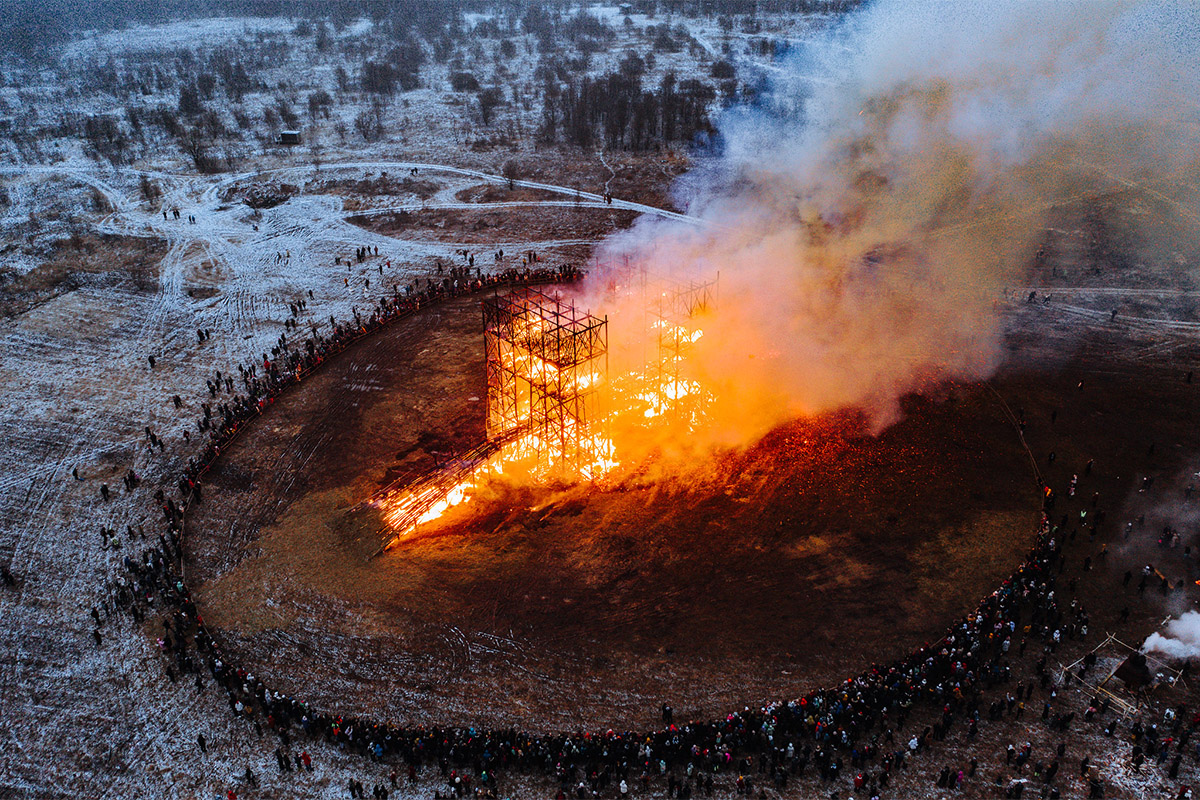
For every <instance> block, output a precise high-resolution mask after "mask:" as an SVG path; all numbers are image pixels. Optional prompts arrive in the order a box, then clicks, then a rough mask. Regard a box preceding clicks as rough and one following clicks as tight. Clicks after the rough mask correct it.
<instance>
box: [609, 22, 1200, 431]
mask: <svg viewBox="0 0 1200 800" xmlns="http://www.w3.org/2000/svg"><path fill="white" fill-rule="evenodd" d="M1197 17H1198V15H1197V14H1195V9H1194V7H1193V6H1191V5H1172V4H1164V3H1159V2H1142V3H1097V2H1088V3H1080V4H1072V3H1016V2H1013V3H1004V2H1000V3H986V4H984V3H946V4H935V3H912V2H890V1H888V0H884V2H879V3H874V4H871V5H870V6H869V7H867V8H866V9H864V10H863V11H861V12H859V13H856V14H855V15H853V16H852V17H850V18H849V19H848V20H847V21H846V22H845V23H844V24H842V25H839V26H838V27H837V29H836V30H833V31H831V32H829V33H828V34H827V35H826V36H825V37H824V38H823V39H822V40H821V41H819V42H817V43H814V44H812V45H811V46H809V47H806V48H805V50H804V56H803V57H802V58H798V59H797V60H796V61H795V62H794V63H792V64H790V65H787V66H785V69H784V70H783V72H782V73H781V75H780V76H779V78H778V79H776V80H775V82H774V90H773V93H772V95H771V99H770V102H769V103H767V104H766V107H759V108H752V109H751V108H740V109H734V110H732V111H730V112H729V113H727V114H725V115H724V116H723V118H722V119H721V121H720V125H719V127H720V130H721V134H722V138H723V142H724V149H723V153H722V155H721V156H720V157H719V158H717V159H714V160H713V161H712V162H711V163H706V164H702V165H701V166H700V167H699V168H698V169H697V170H696V171H694V173H692V174H691V175H689V176H688V177H687V178H686V179H685V180H683V181H682V182H681V183H680V185H679V186H678V187H677V190H678V196H679V197H680V198H681V199H682V200H683V201H684V202H686V204H687V206H688V210H689V212H690V213H692V214H694V215H697V216H699V217H701V218H703V219H704V220H706V221H708V222H709V223H710V224H709V225H708V226H704V227H695V226H689V225H686V224H682V223H675V222H664V221H661V220H651V219H645V220H641V221H639V223H638V224H636V225H635V226H634V227H633V228H631V229H630V230H629V231H626V232H624V233H622V234H620V235H617V236H615V237H613V238H612V239H610V240H609V241H607V242H606V243H605V244H604V246H603V248H602V249H603V254H602V257H601V260H602V261H607V262H609V263H624V262H626V261H629V262H631V263H633V264H635V265H636V264H645V265H647V266H648V267H649V268H650V269H651V270H657V271H675V272H677V273H678V272H682V273H683V274H684V275H694V276H696V277H698V278H704V277H708V276H711V275H712V274H715V273H716V272H718V271H719V272H720V276H721V288H720V313H719V318H718V319H716V320H714V321H713V322H712V328H711V330H706V335H705V336H704V337H703V338H702V339H701V340H700V341H699V342H697V344H696V346H695V349H694V352H693V354H692V356H691V357H690V358H689V362H688V365H687V367H686V369H687V370H688V372H689V375H690V377H693V378H694V379H696V380H697V381H699V382H700V383H701V384H703V385H704V386H705V387H706V388H707V389H708V390H709V391H710V392H711V393H712V395H713V397H714V405H713V408H712V414H711V417H712V420H713V425H712V429H711V430H710V431H708V432H707V438H700V439H697V438H696V437H693V440H695V441H703V442H704V443H708V444H723V445H729V444H739V443H747V442H750V441H753V440H754V439H756V438H757V437H758V436H760V435H761V434H763V433H764V432H765V431H766V430H768V429H770V428H771V427H772V426H774V425H777V424H779V423H781V422H783V421H785V420H786V419H789V418H793V417H795V416H796V415H804V414H813V413H819V412H822V411H827V410H831V409H835V408H839V407H845V406H858V407H861V408H863V409H864V410H866V411H867V412H868V414H869V415H870V416H871V418H872V419H873V420H874V421H875V423H876V424H877V425H880V426H882V425H885V424H887V423H888V422H889V421H890V420H892V419H894V418H895V414H896V413H897V412H896V408H897V399H898V398H899V397H900V396H901V395H903V394H904V393H906V392H909V391H913V390H920V389H921V387H923V386H925V385H927V384H929V383H930V382H934V381H940V380H943V379H946V378H960V379H974V378H981V377H986V376H988V375H989V374H991V372H992V371H994V370H995V368H996V367H997V366H998V364H999V363H1000V361H1001V358H1002V347H1001V315H1002V313H1003V308H1002V304H1001V302H1000V301H1001V299H1002V297H1003V296H1004V290H1005V289H1006V288H1007V287H1013V286H1019V285H1021V283H1022V281H1023V280H1024V278H1025V275H1026V272H1027V269H1028V266H1029V265H1030V263H1031V261H1032V257H1033V254H1034V252H1035V251H1036V249H1037V246H1038V241H1039V237H1040V236H1041V234H1042V232H1043V230H1044V228H1045V225H1046V219H1047V215H1048V213H1049V212H1050V211H1051V210H1052V209H1053V208H1054V207H1055V206H1057V205H1060V204H1063V203H1069V202H1077V201H1080V200H1081V199H1082V200H1085V201H1086V199H1087V198H1088V197H1091V196H1098V195H1100V194H1102V193H1107V192H1111V191H1112V190H1114V189H1115V188H1118V189H1119V188H1123V187H1128V186H1132V185H1141V186H1143V187H1145V191H1147V192H1151V193H1154V194H1155V196H1156V197H1158V198H1160V199H1161V202H1163V203H1166V204H1168V205H1169V206H1170V207H1172V208H1173V209H1174V210H1175V211H1176V212H1178V214H1180V215H1183V216H1185V217H1188V218H1190V219H1192V220H1193V221H1195V220H1196V205H1195V201H1196V189H1195V185H1196V179H1197V176H1200V169H1198V162H1197V156H1196V152H1197V150H1196V147H1195V146H1196V144H1197V131H1198V126H1197V111H1198V108H1200V107H1198V105H1197V100H1196V99H1195V98H1197V97H1200V92H1198V91H1197V90H1198V89H1200V71H1198V70H1200V52H1198V51H1200V23H1198V21H1197ZM814 76H815V77H816V78H819V80H814V79H813V78H814ZM1189 215H1190V216H1189ZM1154 224H1155V221H1154V220H1152V219H1148V220H1147V230H1146V231H1145V237H1144V238H1146V239H1147V240H1148V241H1151V242H1152V241H1153V237H1154ZM601 278H602V279H603V278H604V276H601ZM625 305H626V306H628V307H626V308H617V309H614V310H613V317H614V319H616V320H617V321H618V324H617V325H614V326H613V328H612V334H611V335H612V338H613V347H614V351H615V352H616V354H617V356H618V360H619V356H620V353H621V352H622V350H624V351H626V353H627V355H628V356H629V361H630V362H634V361H636V360H637V357H638V356H637V354H640V353H643V352H644V350H645V342H644V341H641V340H639V338H638V337H637V336H636V335H634V334H633V333H632V331H635V330H637V329H638V326H637V325H635V324H631V325H621V324H619V322H620V320H621V319H623V318H624V319H628V320H634V319H636V318H637V317H638V315H639V313H641V312H640V310H639V309H638V308H636V305H637V302H636V301H635V300H627V301H626V303H625ZM710 334H711V335H710Z"/></svg>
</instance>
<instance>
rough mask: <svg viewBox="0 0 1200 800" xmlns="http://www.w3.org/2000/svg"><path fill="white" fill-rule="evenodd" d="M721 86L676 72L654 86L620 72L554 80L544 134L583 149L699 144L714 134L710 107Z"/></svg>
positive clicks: (547, 93) (548, 89)
mask: <svg viewBox="0 0 1200 800" xmlns="http://www.w3.org/2000/svg"><path fill="white" fill-rule="evenodd" d="M716 97H717V90H716V88H715V87H714V86H712V85H711V84H708V83H705V82H704V81H701V80H698V79H695V78H688V79H686V80H683V81H680V80H678V78H677V76H676V75H675V73H674V72H668V73H667V74H666V75H664V76H663V79H662V81H661V83H659V85H658V86H657V87H655V88H653V89H643V88H642V82H641V78H640V76H638V75H631V74H628V72H627V71H621V70H618V71H616V72H612V73H610V74H608V75H604V76H601V77H598V78H589V77H583V78H577V77H571V78H568V80H567V81H566V83H559V82H557V81H548V82H547V83H546V85H545V86H544V88H543V106H542V127H541V131H540V134H541V138H542V140H543V141H547V142H557V141H564V142H567V143H568V144H574V145H578V146H579V147H592V146H594V145H596V144H598V143H602V144H604V146H606V147H608V148H612V149H625V150H635V151H642V150H651V149H654V148H656V147H659V146H662V145H665V144H670V143H674V142H685V143H688V142H693V141H695V140H696V139H697V138H698V137H701V136H707V135H709V134H711V133H712V132H713V125H712V121H711V119H710V118H709V109H710V108H711V107H712V104H713V101H714V100H715V99H716Z"/></svg>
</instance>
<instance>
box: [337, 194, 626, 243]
mask: <svg viewBox="0 0 1200 800" xmlns="http://www.w3.org/2000/svg"><path fill="white" fill-rule="evenodd" d="M557 199H560V200H563V201H564V202H570V201H571V198H570V197H563V196H561V195H560V196H559V197H558V198H557ZM487 205H488V204H487V203H480V208H479V209H478V210H475V209H468V210H459V209H428V210H423V211H395V212H390V213H387V214H372V215H369V216H366V215H364V216H359V215H356V216H352V217H349V218H348V220H347V221H348V222H352V223H354V224H355V225H358V226H360V227H362V228H366V229H367V230H369V231H373V232H375V233H381V234H384V235H385V236H397V235H402V236H403V237H404V238H405V239H422V238H425V239H430V240H435V241H453V242H463V243H477V244H488V243H492V242H497V241H506V240H508V239H509V237H513V238H516V237H517V236H519V237H520V238H521V239H523V240H527V241H535V242H536V241H546V240H559V239H580V240H587V241H594V240H598V239H599V238H601V237H602V236H604V235H606V234H609V233H612V232H613V231H616V230H620V229H622V228H627V227H629V226H630V225H631V224H633V220H634V219H636V218H637V216H638V212H635V211H629V210H624V209H619V208H613V209H611V210H606V211H601V212H597V210H596V209H594V208H581V209H579V210H576V209H574V208H571V207H570V206H563V207H530V208H501V209H489V208H488V207H487ZM518 231H519V234H518V233H517V232H518Z"/></svg>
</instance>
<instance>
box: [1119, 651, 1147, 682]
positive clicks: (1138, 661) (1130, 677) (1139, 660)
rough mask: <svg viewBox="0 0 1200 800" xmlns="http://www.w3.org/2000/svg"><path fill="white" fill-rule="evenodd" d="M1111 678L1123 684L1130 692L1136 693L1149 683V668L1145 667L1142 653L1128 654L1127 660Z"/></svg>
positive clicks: (1144, 658)
mask: <svg viewBox="0 0 1200 800" xmlns="http://www.w3.org/2000/svg"><path fill="white" fill-rule="evenodd" d="M1113 677H1114V678H1116V679H1117V680H1119V681H1121V682H1123V683H1124V684H1125V685H1126V686H1128V687H1129V688H1130V689H1131V690H1133V691H1135V692H1136V691H1137V690H1138V689H1141V688H1142V687H1143V686H1146V685H1147V684H1149V683H1150V679H1151V677H1152V676H1151V674H1150V667H1148V666H1147V665H1146V656H1145V654H1144V653H1130V654H1129V658H1127V659H1125V660H1124V661H1122V662H1121V666H1119V667H1117V670H1116V672H1114V673H1113Z"/></svg>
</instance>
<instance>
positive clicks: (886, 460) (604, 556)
mask: <svg viewBox="0 0 1200 800" xmlns="http://www.w3.org/2000/svg"><path fill="white" fill-rule="evenodd" d="M479 317H480V315H479V312H478V309H477V301H463V302H459V303H457V304H455V305H452V306H447V307H444V308H439V309H436V310H433V311H430V312H428V313H427V314H425V315H420V316H418V317H416V318H414V319H412V320H410V321H407V322H405V323H402V324H401V325H399V326H397V327H396V328H393V329H392V330H390V331H388V332H387V333H385V334H383V335H382V336H379V337H376V338H374V339H372V340H368V341H367V342H365V343H363V344H361V345H359V346H357V347H356V348H355V349H354V350H353V351H351V352H350V353H347V354H346V355H344V356H342V357H340V358H338V359H336V360H334V361H333V362H332V363H330V364H329V365H328V367H327V368H326V369H325V370H324V371H323V372H322V373H320V374H318V375H317V376H315V377H314V378H312V379H311V380H310V381H309V382H307V383H306V384H305V385H304V386H303V387H301V388H300V389H299V390H297V391H294V392H293V393H291V394H289V395H287V396H285V397H284V398H282V399H281V400H280V401H279V402H278V403H277V404H276V405H275V406H274V407H273V408H271V409H270V410H269V411H268V413H267V414H266V415H264V417H263V418H262V419H261V420H260V421H259V422H257V423H256V424H255V425H254V426H253V427H252V428H251V429H250V430H249V431H248V433H247V434H246V435H245V436H244V437H243V438H242V439H241V440H240V441H239V442H238V443H237V444H236V445H235V446H234V448H233V449H232V450H231V451H229V452H228V454H227V455H226V457H225V458H223V459H222V461H221V462H220V464H219V466H218V468H217V469H216V470H215V472H214V473H213V475H212V477H211V479H210V480H209V482H208V485H207V487H208V488H207V490H206V493H205V501H204V504H203V506H201V508H200V509H199V513H198V514H196V515H195V516H193V517H192V519H191V520H190V522H189V529H188V530H189V533H188V543H189V544H188V550H189V577H190V578H191V579H192V580H193V582H195V584H196V585H197V586H199V590H198V593H199V597H200V602H201V605H202V607H203V608H204V613H205V616H206V619H207V620H208V622H209V624H210V625H212V626H213V627H214V628H216V629H217V630H218V632H219V633H218V636H219V638H220V639H221V640H222V641H223V643H224V644H225V645H226V646H227V647H229V648H230V649H232V650H233V651H234V653H235V654H236V656H237V659H238V660H239V661H241V662H244V663H246V664H247V665H248V667H249V668H251V669H252V670H253V669H256V668H261V669H262V670H264V671H267V670H269V671H270V672H271V674H273V675H275V676H276V677H277V679H278V680H280V681H281V682H282V683H283V685H284V687H285V690H287V691H293V692H296V693H298V694H302V695H304V696H306V697H310V698H312V699H314V700H316V701H317V702H319V703H320V702H327V703H331V704H332V703H334V702H336V704H337V706H338V708H339V709H342V710H348V711H351V712H356V711H370V712H371V713H373V714H376V715H380V716H385V717H387V718H389V719H394V720H398V721H414V720H437V721H460V722H468V721H469V722H476V721H486V722H488V723H489V724H506V723H513V722H519V723H520V724H523V725H526V726H528V727H531V728H547V729H551V728H561V727H564V726H565V727H570V726H573V725H575V724H580V723H587V724H589V725H638V724H645V723H648V722H649V721H650V717H651V714H652V713H653V709H655V708H657V705H658V704H659V703H660V702H664V701H665V702H671V703H672V704H674V705H675V706H676V707H677V708H680V709H682V710H685V711H686V713H688V714H712V713H717V712H719V711H720V710H721V709H722V708H728V707H733V706H736V705H741V704H744V703H746V702H753V701H755V700H757V699H760V698H764V697H769V696H778V695H779V694H781V693H784V694H788V693H793V692H797V691H799V690H802V689H804V688H805V687H808V686H810V685H812V684H814V683H819V682H825V681H828V680H832V679H836V678H837V677H839V676H842V675H844V674H846V673H848V672H850V671H853V670H854V669H856V668H858V667H859V666H861V665H862V664H863V663H864V662H867V661H870V660H872V659H878V658H887V657H892V656H895V655H898V654H899V653H901V652H903V651H904V650H905V649H907V648H909V647H911V646H912V645H913V644H914V643H919V642H921V641H924V640H928V639H931V638H936V637H937V636H939V635H940V633H941V631H942V629H943V628H944V627H945V625H946V624H947V623H948V622H950V621H951V620H952V619H953V618H954V617H955V616H956V615H958V614H961V613H963V612H964V611H966V610H967V609H969V608H970V607H971V606H972V605H974V603H975V602H977V600H978V598H979V597H980V596H981V595H982V594H986V592H987V591H988V590H989V589H990V587H992V586H993V585H994V584H995V583H996V582H997V581H998V580H1000V579H1001V578H1002V576H1003V575H1004V574H1005V573H1006V572H1007V571H1008V570H1009V569H1010V568H1011V565H1012V564H1013V563H1015V562H1016V561H1017V560H1018V558H1019V557H1020V555H1021V553H1022V552H1023V550H1024V548H1025V547H1026V545H1027V543H1028V541H1029V537H1030V536H1031V534H1032V531H1033V529H1034V526H1035V523H1036V518H1037V516H1036V515H1037V508H1038V493H1037V488H1038V487H1037V485H1036V484H1035V482H1034V479H1033V476H1032V470H1031V466H1030V460H1029V456H1028V455H1027V454H1026V452H1025V451H1024V449H1023V448H1022V446H1021V444H1020V440H1019V438H1018V436H1017V431H1016V428H1015V427H1014V425H1013V423H1012V422H1011V420H1010V419H1009V417H1008V416H1007V412H1006V410H1005V408H1004V406H1003V405H1002V404H1001V403H1000V402H999V401H998V400H997V398H996V396H995V395H994V394H993V393H992V392H991V391H989V390H986V389H985V388H983V387H970V386H966V387H950V388H948V389H947V390H946V392H945V395H944V397H942V398H940V399H939V400H938V401H928V400H922V399H918V398H912V399H911V400H910V401H909V402H908V404H907V407H906V413H907V416H906V419H905V420H904V421H902V422H901V423H899V424H898V425H896V426H894V427H893V428H891V429H889V430H888V431H887V432H886V433H884V434H883V435H882V436H881V437H879V438H872V437H869V436H866V435H863V434H861V433H860V432H859V430H858V423H857V421H856V420H855V419H854V418H852V417H842V418H830V419H823V420H812V421H804V422H797V423H795V424H793V425H790V426H787V427H785V428H783V429H780V430H778V431H776V432H775V433H773V434H772V435H771V436H769V437H767V439H766V440H764V442H762V443H761V444H760V445H758V446H756V447H755V448H752V449H751V450H750V451H749V452H747V453H745V454H743V455H741V456H737V457H730V459H729V460H728V461H727V462H726V463H724V464H722V465H720V466H719V468H718V470H717V472H718V477H717V478H716V479H715V480H711V481H710V482H706V483H703V484H701V485H700V486H688V485H687V484H686V483H684V482H680V483H677V484H673V485H670V486H666V485H654V486H625V487H616V488H608V489H600V490H578V491H575V492H567V493H566V494H563V495H549V494H547V493H544V492H543V493H537V492H529V491H520V492H518V491H515V490H514V492H513V493H512V494H511V495H509V496H506V497H502V498H499V499H496V500H495V501H493V502H489V503H479V504H476V505H474V506H471V507H468V509H467V510H464V511H462V512H456V513H454V514H452V515H450V516H449V517H448V519H447V523H446V524H445V525H442V526H440V527H437V528H432V529H428V530H427V531H426V532H425V534H424V535H422V536H421V537H419V538H418V539H417V541H415V542H409V543H405V544H404V545H403V546H401V547H399V548H396V549H393V550H392V551H389V552H388V553H387V554H385V555H384V556H383V557H381V558H378V559H375V560H371V559H370V554H371V553H372V552H373V550H374V548H375V547H376V546H377V545H378V542H379V538H378V536H377V531H378V528H379V523H378V520H377V519H365V518H363V517H362V516H361V515H357V516H348V515H347V514H345V513H344V511H343V510H342V509H344V508H345V507H346V506H349V505H352V504H353V503H355V502H357V501H358V500H361V499H362V498H363V497H365V496H366V495H368V494H370V493H371V492H372V491H373V490H374V489H375V488H377V487H378V486H380V485H382V484H384V483H386V482H388V481H390V480H392V479H393V478H394V477H396V476H397V475H400V474H404V473H405V472H406V471H410V470H412V471H419V470H421V469H423V468H427V467H428V466H429V465H431V464H432V463H433V461H434V458H435V454H438V453H446V452H452V451H455V450H458V449H465V448H467V447H469V446H470V445H471V444H473V443H476V442H477V441H479V440H480V439H481V437H482V435H483V434H482V408H483V396H484V391H485V387H484V385H483V367H482V353H481V339H482V337H481V334H480V326H481V323H480V318H479ZM472 398H475V399H472ZM534 509H536V510H534ZM592 686H595V687H603V688H601V689H597V690H596V691H594V692H593V691H589V689H588V687H592ZM498 698H499V699H498ZM583 698H586V699H583Z"/></svg>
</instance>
